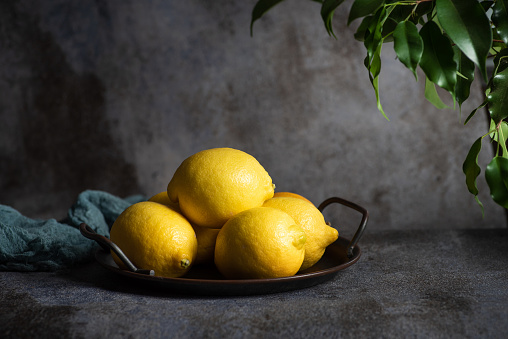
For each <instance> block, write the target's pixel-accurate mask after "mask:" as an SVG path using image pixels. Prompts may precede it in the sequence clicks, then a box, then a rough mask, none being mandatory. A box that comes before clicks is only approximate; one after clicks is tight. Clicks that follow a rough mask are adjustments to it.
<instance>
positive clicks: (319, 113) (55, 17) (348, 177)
mask: <svg viewBox="0 0 508 339" xmlns="http://www.w3.org/2000/svg"><path fill="white" fill-rule="evenodd" d="M254 3H255V1H254V0H249V1H233V0H216V1H208V0H190V1H167V0H164V1H162V0H161V1H158V0H151V1H133V0H127V1H111V0H101V1H99V0H97V1H83V0H47V1H24V0H20V1H2V2H1V3H0V121H1V123H0V140H1V143H0V147H1V148H0V203H2V204H7V205H11V206H13V207H15V208H17V209H18V210H20V211H21V212H22V213H24V214H26V215H28V216H32V217H42V218H49V217H54V218H61V217H63V216H64V215H65V212H66V209H67V208H68V207H69V206H70V205H71V204H72V202H73V201H74V199H75V198H76V195H77V194H78V193H79V192H80V191H82V190H84V189H100V190H106V191H108V192H111V193H113V194H117V195H120V196H125V195H129V194H138V193H141V194H145V195H152V194H155V193H158V192H159V191H162V190H165V187H166V185H167V183H168V182H169V180H170V178H171V176H172V174H173V172H174V171H175V169H176V167H177V166H178V165H179V164H180V162H181V161H182V160H183V159H185V158H186V157H187V156H189V155H191V154H193V153H195V152H197V151H199V150H202V149H206V148H212V147H222V146H228V147H234V148H238V149H241V150H244V151H246V152H248V153H250V154H252V155H253V156H255V157H256V158H257V159H258V160H259V161H260V162H261V164H263V165H264V167H265V168H266V169H267V170H268V172H269V173H270V174H271V176H272V178H273V180H274V182H275V184H276V185H277V189H278V190H281V191H284V190H289V191H295V192H298V193H300V194H303V195H305V196H307V197H308V198H309V199H311V200H313V201H314V202H315V203H319V202H321V201H322V200H324V199H325V198H327V197H330V196H340V197H343V198H346V199H349V200H352V201H354V202H357V203H359V204H361V205H363V206H365V207H366V208H368V209H369V211H370V212H371V221H370V223H369V227H371V228H385V229H390V228H391V229H393V228H436V227H449V228H457V227H466V228H477V227H480V228H481V227H503V226H506V220H505V215H504V211H503V210H502V209H501V208H500V207H498V206H497V205H495V204H493V203H492V202H491V201H490V198H489V197H488V188H487V186H486V184H485V182H484V179H483V177H482V178H480V180H479V187H480V190H481V192H482V193H481V196H480V198H481V200H482V201H483V202H484V204H485V208H486V216H485V218H484V219H482V216H481V212H480V209H479V207H477V205H476V203H475V202H474V199H473V197H472V196H471V195H470V194H469V193H468V192H467V189H466V186H465V183H464V182H465V181H464V176H463V174H462V169H461V166H462V161H463V160H464V158H465V156H466V153H467V151H468V149H469V147H470V145H471V144H472V143H473V141H474V140H475V139H476V138H477V137H479V136H480V135H482V134H483V133H484V132H485V124H486V123H487V122H486V119H485V118H484V117H483V116H480V115H479V116H477V117H476V118H475V119H474V120H472V121H471V122H470V124H468V125H467V126H465V127H464V126H463V124H462V122H461V121H463V120H464V117H465V116H467V115H468V114H469V112H470V111H471V109H472V108H473V107H475V106H476V105H478V104H479V103H480V102H481V101H482V98H481V88H480V85H479V84H478V83H477V84H476V85H475V86H474V88H473V94H472V98H471V99H470V101H469V102H467V103H466V104H465V105H464V107H463V112H462V119H460V116H459V112H458V111H453V110H438V109H436V108H434V107H433V106H432V105H430V104H429V103H428V102H426V101H425V99H424V98H423V90H424V83H423V80H424V78H423V77H422V76H421V74H420V81H419V82H416V81H415V80H414V78H413V76H412V74H411V72H410V71H408V70H406V69H405V68H404V66H403V65H402V64H401V63H400V62H399V61H398V60H396V59H395V56H394V54H393V52H392V50H393V49H392V45H391V44H389V45H386V46H385V47H384V52H383V59H382V60H383V68H382V72H381V91H382V92H381V95H382V102H383V104H384V108H385V111H386V112H387V114H388V116H389V118H390V120H391V121H390V122H388V121H386V120H385V119H384V118H383V117H382V115H381V114H380V113H379V112H378V111H377V109H376V102H375V96H374V92H373V89H372V87H371V85H370V83H369V80H368V76H367V71H366V70H365V68H364V66H363V58H364V55H365V51H364V48H363V45H362V44H361V43H360V42H357V41H356V40H354V39H353V33H354V31H355V25H352V27H346V25H345V22H346V18H347V13H348V11H347V8H348V7H349V6H350V3H351V2H349V3H346V4H345V5H343V6H344V8H343V9H342V10H340V11H338V12H337V13H336V14H335V26H334V27H335V31H336V33H337V36H338V39H337V40H334V39H332V38H330V37H329V36H328V35H327V34H326V32H325V30H324V27H323V25H322V22H321V18H320V15H319V5H318V4H316V3H314V2H311V1H304V0H300V1H287V2H284V3H282V4H281V5H279V6H278V7H276V8H275V9H274V10H273V11H272V12H271V13H269V14H268V15H267V16H266V17H264V18H263V19H262V20H260V21H259V22H257V23H256V25H255V30H254V37H252V38H251V37H250V36H249V22H250V14H251V11H252V8H253V5H254ZM483 152H484V153H485V155H487V153H490V154H491V149H490V147H489V145H488V143H485V144H484V150H483ZM485 159H486V158H485V157H482V160H481V161H482V162H485ZM339 210H340V209H339V208H330V210H329V212H327V213H329V214H330V215H329V216H328V217H329V218H331V219H332V221H333V222H334V223H335V224H337V223H338V224H339V227H341V226H343V225H342V218H343V217H342V216H341V215H340V214H338V213H339V212H338V211H339ZM341 213H342V212H341ZM346 215H348V217H347V218H349V214H347V213H346ZM350 216H351V217H356V214H355V213H350ZM344 218H345V219H347V218H346V217H344ZM352 220H353V222H352V223H349V222H346V221H344V223H346V224H348V223H349V224H351V225H352V226H355V225H356V224H355V222H356V221H355V219H352ZM343 227H344V230H346V229H347V228H348V227H350V226H348V225H344V226H343ZM346 233H348V232H344V234H346Z"/></svg>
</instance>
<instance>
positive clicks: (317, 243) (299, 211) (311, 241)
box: [263, 197, 339, 271]
mask: <svg viewBox="0 0 508 339" xmlns="http://www.w3.org/2000/svg"><path fill="white" fill-rule="evenodd" d="M263 206H266V207H272V208H278V209H280V210H282V211H284V212H286V213H287V214H289V215H290V216H291V217H292V218H293V219H294V220H295V222H296V223H297V224H298V225H299V226H300V227H301V228H302V229H303V230H304V231H305V234H306V235H307V242H306V243H305V259H304V260H303V264H302V267H301V269H300V270H301V271H303V270H305V269H307V268H309V267H311V266H313V265H314V264H315V263H317V262H318V261H319V259H321V257H322V256H323V254H324V253H325V249H326V247H328V245H330V244H331V243H333V242H334V241H335V240H337V238H338V237H339V233H338V232H337V230H336V229H335V228H333V227H330V226H329V225H327V224H326V222H325V219H324V217H323V214H322V213H321V212H320V211H319V210H318V209H317V208H316V207H315V206H314V205H313V204H311V203H309V202H307V201H305V200H302V199H299V198H293V197H277V198H272V199H270V200H267V201H265V203H264V204H263Z"/></svg>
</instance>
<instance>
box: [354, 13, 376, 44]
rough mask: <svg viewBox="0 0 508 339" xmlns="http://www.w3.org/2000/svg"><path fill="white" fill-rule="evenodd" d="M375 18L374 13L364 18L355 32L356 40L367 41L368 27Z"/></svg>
mask: <svg viewBox="0 0 508 339" xmlns="http://www.w3.org/2000/svg"><path fill="white" fill-rule="evenodd" d="M373 19H374V16H373V15H369V16H366V17H365V18H363V20H362V22H361V23H360V26H358V28H357V29H356V32H355V34H354V37H355V39H356V40H358V41H365V36H366V35H367V34H368V29H369V27H370V25H371V23H372V20H373Z"/></svg>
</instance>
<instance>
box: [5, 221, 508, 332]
mask: <svg viewBox="0 0 508 339" xmlns="http://www.w3.org/2000/svg"><path fill="white" fill-rule="evenodd" d="M360 246H361V248H362V251H363V254H362V257H361V258H360V261H359V262H357V263H356V264H354V265H353V266H351V267H349V268H347V269H345V270H343V271H341V272H339V274H338V275H337V276H336V277H334V278H333V279H332V280H329V281H327V282H324V283H322V284H319V285H317V286H313V287H310V288H306V289H300V290H296V291H291V292H283V293H276V294H269V295H258V296H245V297H203V296H195V295H182V294H179V293H175V292H174V291H169V290H168V289H160V288H152V287H148V286H146V284H140V283H138V282H136V281H133V280H132V279H126V278H125V277H123V276H121V275H118V274H115V273H113V272H111V271H109V270H106V269H105V268H103V267H102V266H100V265H99V264H98V263H96V262H91V263H89V264H86V265H83V266H80V267H76V268H74V269H70V270H65V271H60V272H38V273H18V272H0V305H1V306H0V337H1V338H31V337H37V338H44V337H48V338H50V337H51V338H55V337H59V338H102V337H107V338H120V337H131V338H140V337H142V338H169V337H174V338H281V337H289V336H292V337H295V338H308V337H314V338H339V337H341V338H381V337H404V338H408V337H411V338H482V337H483V338H504V337H506V333H508V229H505V228H503V229H482V230H474V229H473V230H471V229H469V230H430V231H427V230H413V231H373V230H372V229H370V230H369V229H368V230H367V231H366V232H365V234H364V236H363V238H362V239H361V241H360Z"/></svg>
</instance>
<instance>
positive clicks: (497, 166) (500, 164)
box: [485, 157, 508, 208]
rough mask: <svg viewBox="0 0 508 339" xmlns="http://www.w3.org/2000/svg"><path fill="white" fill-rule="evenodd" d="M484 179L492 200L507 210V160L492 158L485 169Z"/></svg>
mask: <svg viewBox="0 0 508 339" xmlns="http://www.w3.org/2000/svg"><path fill="white" fill-rule="evenodd" d="M485 179H486V180H487V184H488V185H489V188H490V196H491V197H492V200H494V201H495V202H496V203H497V204H499V205H500V206H503V207H504V208H508V158H503V157H494V158H493V159H492V161H491V162H490V163H489V164H488V165H487V168H486V169H485Z"/></svg>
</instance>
